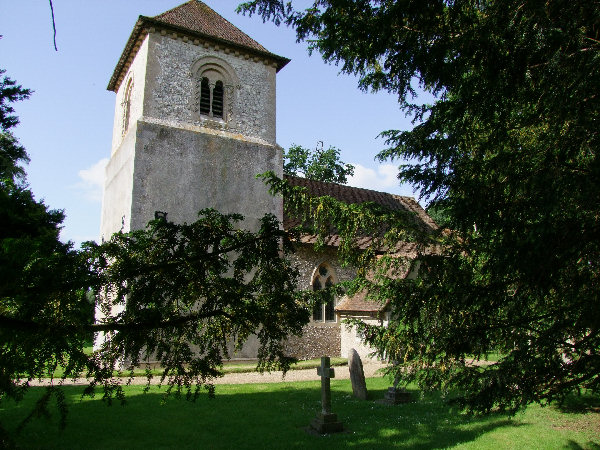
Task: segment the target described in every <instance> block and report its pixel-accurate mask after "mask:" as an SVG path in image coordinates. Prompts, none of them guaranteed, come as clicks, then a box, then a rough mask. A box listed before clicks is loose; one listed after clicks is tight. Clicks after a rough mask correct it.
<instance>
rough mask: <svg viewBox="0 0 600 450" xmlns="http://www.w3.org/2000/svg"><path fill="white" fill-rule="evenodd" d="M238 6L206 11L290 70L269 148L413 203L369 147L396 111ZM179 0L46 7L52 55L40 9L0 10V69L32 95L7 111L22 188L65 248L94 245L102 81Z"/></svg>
mask: <svg viewBox="0 0 600 450" xmlns="http://www.w3.org/2000/svg"><path fill="white" fill-rule="evenodd" d="M240 1H241V0H205V3H207V4H208V5H209V6H210V7H212V8H213V9H214V10H216V11H217V12H218V13H219V14H221V15H222V16H223V17H225V18H226V19H228V20H229V21H230V22H232V23H233V24H234V25H236V26H237V27H238V28H240V29H241V30H242V31H244V32H246V33H247V34H249V35H250V36H251V37H253V38H254V39H255V40H257V41H258V42H260V43H261V44H262V45H264V46H265V47H266V48H267V49H268V50H270V51H271V52H273V53H276V54H279V55H281V56H285V57H288V58H290V59H291V60H292V61H291V62H290V63H289V64H288V65H287V66H286V67H285V68H284V69H282V70H281V71H280V72H279V74H278V76H277V142H278V143H279V144H280V145H281V146H282V147H284V148H286V149H287V148H289V146H290V145H291V144H293V143H296V144H300V145H303V146H305V147H311V148H314V147H315V146H316V144H317V141H324V144H325V147H328V146H330V145H333V146H336V147H338V148H340V149H341V150H342V160H343V161H345V162H350V163H352V164H354V165H355V166H356V174H355V177H354V178H353V179H352V180H351V181H350V183H349V184H351V185H354V186H359V187H365V188H370V189H376V190H381V191H387V192H392V193H396V194H401V195H411V196H412V195H413V192H412V188H411V187H410V186H400V185H399V183H398V181H397V179H396V178H395V175H396V173H397V170H396V168H395V165H394V164H383V165H381V164H379V163H377V162H375V161H374V159H373V158H374V156H375V155H376V154H377V153H378V152H379V151H380V150H382V149H383V148H385V143H384V142H383V140H382V139H376V137H377V135H378V134H379V133H380V132H381V131H383V130H387V129H408V128H410V127H411V124H410V120H409V119H408V118H406V117H405V115H404V113H403V112H402V111H400V110H399V108H398V103H397V99H396V98H395V97H394V96H392V95H389V94H386V93H377V94H373V93H364V92H361V91H359V90H358V88H357V80H356V79H355V78H354V77H350V76H347V75H343V74H339V69H338V68H337V67H335V66H332V65H326V64H325V63H324V62H323V61H322V59H321V57H320V55H318V54H314V55H312V56H310V57H309V55H308V52H307V50H306V44H304V43H300V44H298V43H296V39H295V34H294V32H293V30H291V29H288V28H286V27H285V26H281V27H276V26H274V25H273V24H271V23H263V22H262V20H261V19H260V18H258V17H252V18H248V17H244V16H242V15H238V14H236V13H235V8H236V6H237V5H238V3H240ZM182 2H183V0H53V3H54V12H55V17H56V26H57V45H58V52H55V51H54V47H53V43H52V22H51V15H50V7H49V3H48V1H47V0H19V1H6V0H4V1H1V2H0V34H1V35H3V38H2V39H1V40H0V67H1V68H4V69H6V71H7V72H6V75H8V76H9V77H11V78H13V79H15V80H16V81H17V82H18V83H20V84H22V85H23V86H24V87H27V88H31V89H32V90H34V91H35V92H34V94H33V95H32V97H31V99H30V100H27V101H25V102H22V103H20V104H17V105H16V110H17V114H18V115H19V117H20V119H21V124H20V125H19V126H18V127H17V128H16V131H15V134H16V135H17V137H18V138H19V139H20V141H21V143H22V144H23V145H24V146H25V148H26V149H27V151H28V153H29V155H30V157H31V162H30V164H29V165H28V166H27V168H26V170H27V173H28V180H29V184H30V186H31V188H32V190H33V192H34V193H35V195H36V197H37V198H38V199H44V201H45V202H46V204H48V205H49V206H50V207H52V208H56V209H64V210H65V213H66V216H67V218H66V220H65V222H64V228H63V231H62V233H61V237H62V239H63V240H72V241H74V242H76V243H77V244H78V243H80V242H82V241H84V240H88V239H97V237H98V234H99V229H100V209H101V197H102V189H101V186H102V182H103V173H104V172H103V164H104V163H105V162H106V160H107V158H108V157H109V156H110V145H111V135H112V124H113V115H114V102H115V94H114V93H113V92H109V91H107V90H106V86H107V84H108V80H109V78H110V75H111V74H112V71H113V69H114V67H115V65H116V63H117V61H118V59H119V56H120V54H121V52H122V50H123V47H124V46H125V43H126V41H127V38H128V37H129V34H130V33H131V30H132V29H133V25H134V24H135V21H136V20H137V17H138V16H139V15H145V16H154V15H157V14H160V13H161V12H164V11H166V10H168V9H170V8H173V7H175V6H177V5H179V4H181V3H182Z"/></svg>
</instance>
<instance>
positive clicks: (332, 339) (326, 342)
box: [285, 324, 340, 359]
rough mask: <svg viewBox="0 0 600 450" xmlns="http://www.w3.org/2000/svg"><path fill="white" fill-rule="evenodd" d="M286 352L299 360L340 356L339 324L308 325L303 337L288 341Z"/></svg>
mask: <svg viewBox="0 0 600 450" xmlns="http://www.w3.org/2000/svg"><path fill="white" fill-rule="evenodd" d="M285 351H286V354H287V355H289V356H293V357H294V358H298V359H315V358H320V357H321V356H330V357H336V356H340V327H339V325H338V324H333V325H329V324H324V325H322V326H319V325H314V324H309V325H306V326H305V327H304V329H303V332H302V336H299V337H298V336H292V337H291V338H290V339H288V342H287V343H286V346H285Z"/></svg>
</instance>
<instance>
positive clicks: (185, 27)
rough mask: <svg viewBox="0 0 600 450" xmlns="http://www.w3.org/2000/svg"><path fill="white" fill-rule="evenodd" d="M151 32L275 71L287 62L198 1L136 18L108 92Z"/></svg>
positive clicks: (194, 0) (117, 82) (117, 81)
mask: <svg viewBox="0 0 600 450" xmlns="http://www.w3.org/2000/svg"><path fill="white" fill-rule="evenodd" d="M152 28H154V29H159V30H162V31H161V32H164V31H168V33H169V35H170V36H179V37H181V36H186V37H188V38H192V40H195V41H196V42H209V43H211V44H215V45H220V46H221V47H223V46H225V47H226V48H230V49H233V50H235V51H240V53H242V54H243V53H247V54H248V53H249V54H250V55H251V56H253V57H257V58H259V59H258V60H263V61H265V62H266V63H269V64H275V67H276V68H277V71H279V70H281V69H282V68H283V67H284V66H285V65H286V64H287V63H288V62H289V61H290V60H289V59H287V58H284V57H283V56H279V55H276V54H275V53H271V52H269V51H268V50H267V49H266V48H264V47H263V46H262V45H260V44H259V43H258V42H256V41H255V40H254V39H252V38H251V37H250V36H248V35H247V34H246V33H244V32H242V31H241V30H240V29H239V28H237V27H236V26H235V25H233V24H232V23H231V22H229V21H227V20H226V19H224V18H223V17H222V16H220V15H219V14H217V13H216V12H215V11H213V10H212V9H211V8H209V7H208V6H207V5H205V4H204V3H203V2H201V1H200V0H190V1H188V2H186V3H183V4H182V5H179V6H177V7H175V8H173V9H170V10H169V11H166V12H164V13H162V14H159V15H158V16H155V17H145V16H140V17H139V19H138V20H137V22H136V24H135V26H134V27H133V31H132V32H131V35H130V36H129V39H128V40H127V43H126V44H125V49H124V50H123V53H122V54H121V57H120V58H119V62H118V63H117V66H116V67H115V70H114V72H113V74H112V76H111V79H110V81H109V83H108V87H107V89H108V90H109V91H114V92H117V90H118V89H119V85H120V84H121V82H122V80H123V76H124V74H125V73H126V72H127V70H128V68H129V66H130V64H131V62H132V60H133V58H134V57H135V54H136V52H137V50H138V48H139V46H140V45H141V43H142V42H143V40H144V38H145V36H146V35H147V34H148V31H149V30H150V29H152ZM258 60H257V61H258Z"/></svg>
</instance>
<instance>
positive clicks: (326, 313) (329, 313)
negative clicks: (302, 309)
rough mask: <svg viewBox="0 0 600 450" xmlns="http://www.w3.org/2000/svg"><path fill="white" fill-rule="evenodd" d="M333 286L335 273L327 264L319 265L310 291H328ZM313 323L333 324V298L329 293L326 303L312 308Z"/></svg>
mask: <svg viewBox="0 0 600 450" xmlns="http://www.w3.org/2000/svg"><path fill="white" fill-rule="evenodd" d="M334 284H335V273H334V271H333V269H332V268H331V267H330V266H329V264H327V263H323V264H321V265H319V267H318V268H317V270H316V271H315V274H314V275H313V282H312V289H313V291H320V290H323V289H328V288H330V287H332V286H333V285H334ZM312 318H313V321H315V322H335V297H334V295H333V293H331V295H330V298H329V299H328V300H327V302H326V303H318V304H316V305H315V306H314V308H313V316H312Z"/></svg>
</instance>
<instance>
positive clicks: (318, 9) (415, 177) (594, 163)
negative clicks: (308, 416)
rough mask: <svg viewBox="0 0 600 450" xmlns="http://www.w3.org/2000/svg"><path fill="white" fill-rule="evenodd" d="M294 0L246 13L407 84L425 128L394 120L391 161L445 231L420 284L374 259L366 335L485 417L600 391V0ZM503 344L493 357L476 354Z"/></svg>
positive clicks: (388, 83) (407, 372)
mask: <svg viewBox="0 0 600 450" xmlns="http://www.w3.org/2000/svg"><path fill="white" fill-rule="evenodd" d="M295 4H296V3H295V2H293V1H292V2H287V1H285V2H284V1H280V0H255V1H250V2H246V3H244V4H242V5H240V10H241V11H243V12H246V13H250V14H253V13H257V14H259V15H261V16H262V17H263V18H264V19H266V20H273V21H274V22H275V23H282V22H283V23H286V24H287V25H290V26H292V27H295V29H296V31H297V37H298V39H299V40H305V41H307V42H309V46H310V49H311V50H312V51H317V52H319V53H321V55H322V56H323V58H324V60H325V61H327V62H330V63H335V64H337V65H338V67H340V68H341V70H342V71H343V72H346V73H349V74H358V75H359V76H360V87H361V88H363V89H365V90H369V89H372V90H375V91H377V90H384V91H388V92H390V93H391V94H393V95H397V96H398V100H399V104H400V106H401V107H402V109H404V111H406V112H408V113H411V114H412V115H413V117H414V127H413V128H412V129H411V130H410V131H398V130H388V131H384V132H383V133H382V135H383V136H384V137H385V138H386V140H387V144H388V145H389V148H388V149H387V150H385V151H383V152H382V153H380V154H379V158H380V159H382V160H386V159H392V160H397V161H399V163H400V166H399V178H400V180H402V181H408V182H410V183H412V184H413V185H414V186H415V187H416V188H418V189H419V191H420V192H421V193H422V195H423V197H424V198H425V199H428V200H429V201H430V202H431V203H430V206H431V207H432V208H434V210H437V211H443V213H444V218H445V221H446V226H447V227H448V229H449V230H451V231H448V230H445V231H443V230H440V233H439V235H438V236H430V237H428V238H427V239H430V241H429V242H427V241H422V242H421V244H422V246H421V247H420V248H421V250H422V252H421V254H420V256H419V260H420V273H421V275H422V276H421V278H420V279H418V280H415V281H402V280H399V279H397V278H394V277H389V276H385V275H386V274H387V273H389V272H387V271H386V270H380V271H377V270H375V269H373V268H372V266H371V268H370V270H372V271H375V273H378V274H379V276H378V277H368V279H365V280H363V282H364V284H369V283H370V284H371V293H372V295H373V296H374V297H376V298H378V299H379V300H380V301H386V300H390V302H391V307H392V311H393V317H392V321H391V323H390V326H389V327H388V328H386V329H383V328H377V327H369V326H365V325H360V327H361V329H362V332H363V333H364V336H365V339H366V340H367V341H368V342H369V343H371V344H373V345H375V347H376V348H377V351H378V352H379V353H380V354H381V355H387V356H388V357H391V358H392V359H394V360H396V361H397V364H396V366H395V369H396V372H397V374H398V375H399V376H400V377H401V378H402V379H403V380H404V381H406V382H408V381H415V380H416V381H418V382H419V383H420V385H421V386H422V387H423V388H438V387H443V388H445V389H447V390H448V391H451V392H452V395H453V396H455V399H456V400H457V401H458V402H459V403H460V404H462V405H464V406H467V407H469V408H471V409H473V410H476V411H490V410H492V409H494V408H498V407H499V408H507V409H513V410H514V409H517V408H519V407H522V406H524V405H527V404H528V403H529V402H531V401H549V400H553V399H560V398H562V397H563V396H564V395H565V394H566V393H568V392H571V391H572V390H575V389H580V388H583V387H587V388H591V389H594V390H596V391H598V390H599V388H600V314H598V311H600V285H599V276H600V266H599V263H598V261H600V226H599V224H600V221H599V217H600V159H599V156H598V148H599V144H600V140H599V129H600V127H599V124H600V108H599V106H600V98H599V96H598V93H599V92H600V26H599V24H600V3H599V2H598V1H595V0H591V1H590V0H573V1H569V2H564V1H559V0H544V1H538V0H502V1H498V0H454V1H447V0H336V1H332V0H318V1H314V2H310V4H311V6H310V7H309V8H307V9H305V10H298V9H294V5H295ZM418 89H421V90H424V91H428V92H429V93H431V94H433V96H434V98H435V100H434V101H433V102H432V103H431V104H421V103H419V99H418V98H417V99H416V100H415V98H414V95H415V94H416V93H417V90H418ZM332 219H335V218H332ZM357 220H359V218H357ZM431 239H433V241H432V240H431ZM432 245H434V247H432ZM389 248H393V247H389ZM431 248H436V249H437V251H435V252H431V251H426V250H427V249H429V250H431ZM377 260H378V261H381V262H384V261H386V258H379V259H377ZM387 261H388V263H389V261H390V260H389V259H387ZM371 262H373V260H372V261H371ZM365 273H366V271H365ZM492 351H494V352H498V353H499V354H500V359H499V361H498V362H497V363H495V364H492V365H489V366H485V367H481V366H477V365H473V364H471V363H470V361H471V360H473V359H475V360H478V359H479V358H483V357H485V355H486V354H487V353H488V352H492Z"/></svg>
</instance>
